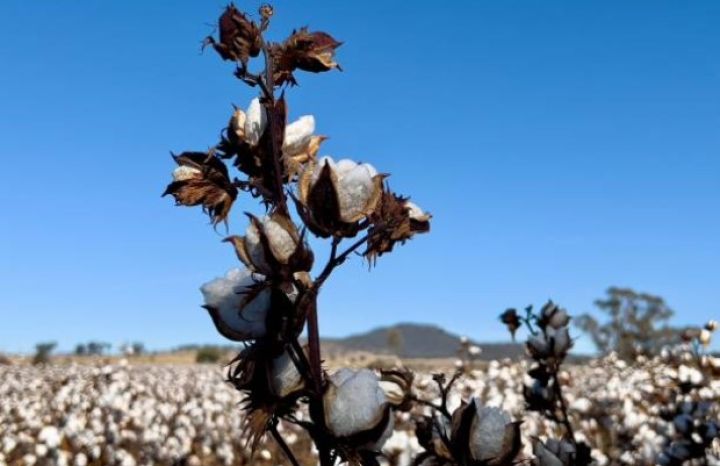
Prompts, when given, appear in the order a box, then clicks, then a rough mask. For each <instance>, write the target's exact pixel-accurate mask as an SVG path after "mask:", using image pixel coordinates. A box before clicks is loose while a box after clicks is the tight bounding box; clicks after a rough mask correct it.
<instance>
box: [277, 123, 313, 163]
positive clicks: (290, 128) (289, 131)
mask: <svg viewBox="0 0 720 466" xmlns="http://www.w3.org/2000/svg"><path fill="white" fill-rule="evenodd" d="M314 132H315V117H314V116H312V115H304V116H301V117H300V118H298V119H297V120H296V121H294V122H292V123H290V124H289V125H287V126H286V127H285V139H284V141H283V146H282V151H283V154H284V155H286V156H293V155H295V154H297V153H300V152H303V151H304V150H306V149H307V147H308V145H309V144H310V140H311V138H312V135H313V133H314Z"/></svg>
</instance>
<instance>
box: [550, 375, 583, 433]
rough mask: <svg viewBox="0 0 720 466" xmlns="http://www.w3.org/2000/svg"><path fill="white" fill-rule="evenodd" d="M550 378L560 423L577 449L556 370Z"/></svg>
mask: <svg viewBox="0 0 720 466" xmlns="http://www.w3.org/2000/svg"><path fill="white" fill-rule="evenodd" d="M552 378H553V383H554V385H555V393H556V394H557V398H558V402H559V403H560V410H561V411H562V420H561V423H562V425H563V426H565V430H566V431H567V434H568V436H569V437H570V440H571V441H572V444H573V445H574V446H575V447H577V441H576V440H575V432H574V431H573V427H572V424H571V423H570V417H569V415H568V409H567V405H566V404H565V397H564V396H563V393H562V387H561V385H560V380H559V378H558V375H557V368H556V370H555V371H553V374H552Z"/></svg>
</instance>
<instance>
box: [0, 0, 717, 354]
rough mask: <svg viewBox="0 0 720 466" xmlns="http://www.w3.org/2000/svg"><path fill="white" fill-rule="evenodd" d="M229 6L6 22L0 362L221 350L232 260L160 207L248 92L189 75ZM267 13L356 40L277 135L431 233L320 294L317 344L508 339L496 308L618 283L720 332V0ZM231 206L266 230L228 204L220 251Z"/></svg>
mask: <svg viewBox="0 0 720 466" xmlns="http://www.w3.org/2000/svg"><path fill="white" fill-rule="evenodd" d="M238 3H239V4H240V5H241V6H245V5H248V6H249V7H250V9H251V10H253V11H254V10H255V9H256V7H257V5H258V2H256V1H250V2H244V1H240V2H238ZM223 4H224V2H222V1H214V0H213V1H202V2H200V1H194V2H190V1H185V2H180V1H152V2H148V1H128V0H126V1H114V2H109V1H104V2H97V1H89V0H88V1H72V2H70V1H66V2H57V1H48V0H41V1H34V2H28V1H26V0H6V1H4V2H2V5H1V6H0V31H2V32H0V37H1V38H2V40H0V62H1V63H2V77H0V80H1V81H0V141H2V145H1V149H0V151H1V157H2V162H3V163H2V167H3V175H4V176H3V181H2V183H0V201H2V205H3V214H2V223H1V225H0V292H1V293H2V296H1V299H0V318H1V319H2V320H1V323H0V350H5V351H27V350H30V349H31V348H32V347H33V345H34V343H35V342H37V341H39V340H57V341H59V342H60V344H61V348H64V349H70V348H72V347H73V346H74V344H75V343H76V342H79V341H86V340H88V339H91V338H94V339H100V340H105V341H109V342H112V343H121V342H123V341H130V340H141V341H144V342H145V343H146V344H147V345H148V346H149V347H152V348H161V347H168V346H172V345H175V344H180V343H187V342H222V341H223V340H222V338H221V337H220V336H219V335H217V334H216V333H215V330H214V328H213V326H212V324H211V322H210V320H209V318H208V317H207V316H206V314H205V311H203V310H202V309H201V308H199V304H201V296H200V294H199V292H198V286H199V285H200V284H201V283H202V282H204V281H206V280H208V279H211V278H213V277H215V276H218V275H220V274H223V273H224V272H225V271H226V270H227V269H228V268H230V267H233V266H236V265H237V261H236V259H235V257H234V255H233V254H232V252H231V250H230V249H229V246H228V245H227V244H222V243H221V242H220V240H221V238H222V234H219V233H216V232H214V231H213V229H212V228H210V227H209V226H208V224H207V220H206V218H205V217H204V216H203V215H202V214H201V212H200V211H199V210H196V209H181V208H174V207H173V206H172V201H171V200H170V199H167V198H165V199H161V198H160V193H161V192H162V190H163V189H164V186H165V184H166V183H167V182H168V181H169V179H170V170H171V169H172V168H173V164H172V161H171V159H170V157H169V155H168V153H169V151H170V150H173V151H182V150H185V149H199V150H203V149H205V148H207V147H208V146H210V145H212V144H214V143H215V142H216V140H217V135H218V133H219V131H220V129H221V128H222V127H223V126H224V124H225V123H226V120H227V118H228V116H229V113H230V110H231V106H230V104H231V103H236V104H238V105H241V106H245V105H246V104H247V102H248V101H249V100H250V98H251V97H252V96H253V93H252V91H250V90H249V89H248V88H246V87H245V86H243V85H241V84H240V83H239V82H237V81H236V80H235V79H234V78H233V77H232V75H231V74H232V66H231V65H230V64H228V63H223V62H221V61H220V60H219V59H218V58H217V57H216V56H215V54H214V53H205V54H203V55H201V54H200V53H199V44H200V40H201V39H202V38H203V37H204V36H205V35H207V34H208V33H210V32H211V31H212V24H213V23H214V22H215V18H216V17H217V15H218V14H219V12H220V11H221V7H222V5H223ZM411 5H412V6H411ZM275 6H276V19H275V21H274V23H273V26H272V34H273V37H274V38H276V39H280V38H283V37H285V35H286V34H287V33H288V32H289V31H290V29H291V28H292V27H294V26H302V25H306V24H307V25H310V26H311V27H312V28H316V29H322V30H327V31H328V32H331V33H333V34H334V35H335V36H336V37H337V38H339V39H341V40H344V41H345V45H344V46H343V47H342V48H341V49H340V50H339V60H340V61H341V63H342V65H343V66H344V68H345V72H344V73H330V74H326V75H322V76H316V75H307V74H302V75H300V76H299V79H300V83H301V86H300V87H299V88H296V89H292V90H290V91H289V93H288V99H289V104H290V109H291V114H292V116H293V117H297V116H299V115H302V114H306V113H312V114H314V115H315V116H316V118H317V122H318V131H319V132H320V133H322V134H327V135H329V136H331V137H332V139H331V140H330V141H328V143H327V144H326V145H325V149H326V150H325V151H324V152H325V153H327V154H331V155H333V156H336V157H352V158H355V159H360V160H363V161H367V162H370V163H373V164H374V165H375V166H376V167H378V169H380V170H381V171H388V172H391V173H393V176H392V178H391V185H392V187H393V188H394V189H396V190H397V191H399V192H401V193H405V194H411V195H412V196H413V198H414V200H416V201H417V202H418V203H419V204H421V205H422V206H423V207H425V208H426V209H428V210H430V211H432V213H433V214H434V216H435V218H434V222H433V231H432V233H431V234H429V235H426V236H424V237H420V238H418V239H417V240H414V241H412V242H411V243H409V244H407V245H406V246H405V247H403V248H400V249H399V250H398V251H397V252H396V253H394V254H392V255H391V256H388V257H383V258H381V260H380V261H379V262H378V266H377V268H376V269H374V270H373V271H372V272H370V273H369V272H368V270H367V267H366V266H365V265H364V264H362V263H361V262H360V261H359V260H355V261H353V262H351V263H349V265H347V266H345V267H344V269H343V270H342V271H340V273H338V274H337V275H336V276H334V277H333V279H332V280H331V281H330V282H329V283H328V286H327V287H326V289H325V290H324V292H323V294H322V296H321V329H322V331H323V332H324V333H325V334H327V335H346V334H348V333H352V332H357V331H362V330H366V329H369V328H371V327H375V326H379V325H384V324H392V323H395V322H399V321H419V322H432V323H436V324H439V325H441V326H444V327H446V328H447V329H449V330H451V331H454V332H457V333H462V334H467V335H469V336H471V337H473V338H475V339H478V340H504V339H506V333H505V331H504V329H503V328H501V326H500V324H499V323H498V322H497V319H496V317H497V315H498V313H499V312H500V311H502V310H503V309H505V308H506V307H508V306H523V305H525V304H527V303H530V302H532V303H537V304H540V303H542V302H543V301H544V300H546V299H547V298H549V297H553V298H554V299H555V300H556V301H558V302H560V303H561V304H563V305H565V306H567V307H568V308H569V309H570V310H571V311H572V312H575V313H579V312H583V311H589V310H592V308H593V307H592V302H593V300H594V299H595V298H597V297H599V296H601V295H602V293H603V290H604V289H605V288H606V287H607V286H609V285H620V286H630V287H634V288H636V289H639V290H642V291H647V292H652V293H657V294H660V295H662V296H664V297H665V298H666V299H667V300H668V301H669V303H670V304H671V305H672V306H673V307H674V308H675V309H676V311H677V314H676V318H675V322H676V323H678V324H691V323H692V324H697V323H704V322H705V321H706V320H707V319H708V318H711V317H714V318H718V317H720V312H719V311H718V303H719V302H720V273H719V272H718V264H720V215H719V212H720V210H719V207H720V157H719V156H718V150H719V149H720V132H719V131H718V128H719V124H720V54H719V51H720V29H718V27H717V25H718V24H719V23H720V3H719V2H716V1H693V2H677V1H672V2H670V1H646V2H642V1H637V2H627V1H602V2H601V1H592V2H576V1H570V0H568V1H530V0H527V1H492V2H491V1H477V2H470V1H467V2H452V3H448V2H440V1H416V2H412V3H410V2H401V1H375V0H372V1H370V0H367V1H362V2H360V1H357V2H344V1H343V2H340V1H336V0H325V1H299V0H279V1H277V2H276V4H275ZM243 210H251V211H254V212H260V209H259V208H258V207H256V205H255V204H254V203H253V202H252V201H250V200H247V199H243V200H241V201H240V202H239V203H238V204H237V206H236V209H235V212H236V216H235V217H234V220H233V221H231V232H235V233H242V232H243V230H244V228H245V221H244V218H243V216H242V215H241V214H240V213H241V212H242V211H243ZM319 255H320V257H322V256H323V254H322V251H320V252H319ZM575 333H576V334H577V331H576V332H575ZM581 348H587V345H586V344H584V343H582V344H581ZM715 348H718V345H717V343H716V344H715Z"/></svg>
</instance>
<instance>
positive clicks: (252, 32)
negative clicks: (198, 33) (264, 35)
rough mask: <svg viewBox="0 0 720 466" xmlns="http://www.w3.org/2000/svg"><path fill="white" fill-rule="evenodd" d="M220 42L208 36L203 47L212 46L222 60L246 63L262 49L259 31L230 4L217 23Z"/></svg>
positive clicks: (243, 14)
mask: <svg viewBox="0 0 720 466" xmlns="http://www.w3.org/2000/svg"><path fill="white" fill-rule="evenodd" d="M218 30H219V34H220V40H219V41H216V40H215V38H214V37H212V36H208V37H207V38H206V39H205V41H204V45H203V46H207V45H212V46H213V48H214V49H215V51H216V52H217V53H218V54H219V55H220V56H221V57H222V59H223V60H232V61H236V62H237V61H239V62H241V63H243V64H245V63H247V61H248V59H249V58H250V57H257V56H258V55H259V54H260V50H261V47H262V39H261V37H260V30H259V29H258V27H257V25H256V24H255V23H254V22H253V21H250V20H249V19H248V18H247V16H246V15H245V13H242V12H241V11H239V10H238V9H237V8H235V5H233V4H230V5H228V7H227V8H226V9H225V12H224V13H223V14H222V15H221V16H220V19H219V21H218Z"/></svg>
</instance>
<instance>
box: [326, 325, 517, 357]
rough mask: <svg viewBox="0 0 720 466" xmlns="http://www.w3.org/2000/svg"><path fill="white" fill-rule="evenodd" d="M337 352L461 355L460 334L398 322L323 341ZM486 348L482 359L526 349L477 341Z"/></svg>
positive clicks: (508, 344)
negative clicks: (459, 351) (458, 352)
mask: <svg viewBox="0 0 720 466" xmlns="http://www.w3.org/2000/svg"><path fill="white" fill-rule="evenodd" d="M323 344H324V345H326V346H324V349H325V350H326V351H327V350H330V351H331V352H333V353H342V352H350V351H367V352H372V353H388V354H397V355H398V356H400V357H403V358H449V357H454V356H456V355H457V351H458V349H459V348H460V337H459V336H458V335H454V334H452V333H450V332H447V331H446V330H443V329H442V328H440V327H437V326H435V325H423V324H405V323H403V324H397V325H393V326H391V327H382V328H377V329H375V330H371V331H369V332H366V333H361V334H357V335H351V336H349V337H345V338H328V339H324V340H323ZM473 344H475V345H477V346H479V347H480V348H481V349H482V353H481V354H480V357H479V359H483V360H491V359H502V358H508V357H510V358H512V357H516V356H518V355H520V354H522V353H523V352H524V350H523V347H522V345H520V344H518V343H475V342H473Z"/></svg>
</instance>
